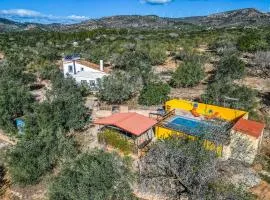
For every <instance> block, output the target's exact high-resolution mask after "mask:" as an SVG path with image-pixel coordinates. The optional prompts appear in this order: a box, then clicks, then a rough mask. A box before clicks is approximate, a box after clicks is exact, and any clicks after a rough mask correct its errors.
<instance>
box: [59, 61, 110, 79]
mask: <svg viewBox="0 0 270 200" xmlns="http://www.w3.org/2000/svg"><path fill="white" fill-rule="evenodd" d="M69 66H71V68H72V71H69V68H70V67H69ZM75 66H76V67H75V69H76V73H74V64H73V62H72V61H68V62H63V73H64V76H65V77H67V76H68V75H69V76H72V77H73V78H74V79H75V80H76V82H77V83H78V84H81V83H82V81H87V83H88V84H89V83H90V81H95V84H97V79H101V78H102V77H104V76H106V75H107V74H106V73H105V72H102V71H99V70H96V69H92V68H90V67H87V66H85V65H82V64H80V63H78V62H76V61H75Z"/></svg>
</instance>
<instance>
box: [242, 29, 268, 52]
mask: <svg viewBox="0 0 270 200" xmlns="http://www.w3.org/2000/svg"><path fill="white" fill-rule="evenodd" d="M237 46H238V49H239V50H240V51H248V52H254V51H258V50H264V49H266V48H267V42H266V41H264V40H263V38H262V37H261V36H260V35H259V34H258V33H256V32H248V33H246V34H245V35H243V36H241V37H239V39H238V41H237Z"/></svg>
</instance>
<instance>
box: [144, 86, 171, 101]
mask: <svg viewBox="0 0 270 200" xmlns="http://www.w3.org/2000/svg"><path fill="white" fill-rule="evenodd" d="M169 93H170V87H169V86H168V85H167V84H165V83H162V82H159V83H150V84H148V85H146V86H144V88H143V90H142V91H141V93H140V97H139V104H141V105H147V106H151V105H159V104H162V103H164V102H165V101H166V100H168V98H169V97H168V94H169Z"/></svg>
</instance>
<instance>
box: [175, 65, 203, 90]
mask: <svg viewBox="0 0 270 200" xmlns="http://www.w3.org/2000/svg"><path fill="white" fill-rule="evenodd" d="M204 76H205V74H204V70H203V68H202V64H201V63H200V61H187V62H185V63H184V64H181V65H180V66H179V67H178V68H177V69H176V71H175V73H174V74H173V76H172V79H171V85H172V86H173V87H194V86H196V85H198V84H199V83H200V81H201V80H202V79H203V78H204Z"/></svg>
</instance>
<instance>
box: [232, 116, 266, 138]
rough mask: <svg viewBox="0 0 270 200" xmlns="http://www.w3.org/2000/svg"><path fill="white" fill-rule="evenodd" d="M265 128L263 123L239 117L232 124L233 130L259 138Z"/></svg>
mask: <svg viewBox="0 0 270 200" xmlns="http://www.w3.org/2000/svg"><path fill="white" fill-rule="evenodd" d="M264 128H265V124H262V123H259V122H255V121H251V120H246V119H243V118H241V119H240V120H238V122H237V123H236V124H235V125H234V127H233V130H236V131H239V132H241V133H245V134H247V135H250V136H253V137H256V138H259V137H260V136H261V134H262V132H263V129H264Z"/></svg>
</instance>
